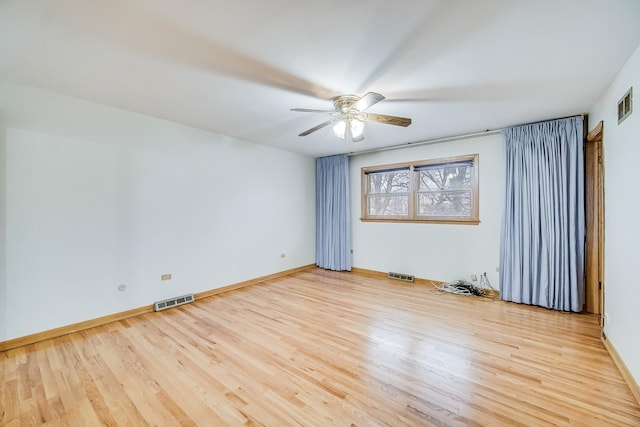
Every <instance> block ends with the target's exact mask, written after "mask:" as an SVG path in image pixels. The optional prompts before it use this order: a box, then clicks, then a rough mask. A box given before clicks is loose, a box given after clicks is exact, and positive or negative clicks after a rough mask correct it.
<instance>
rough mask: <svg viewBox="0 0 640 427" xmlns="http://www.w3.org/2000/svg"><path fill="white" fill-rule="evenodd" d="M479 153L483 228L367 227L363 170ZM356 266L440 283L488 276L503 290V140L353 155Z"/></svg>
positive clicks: (374, 224) (488, 137) (477, 139)
mask: <svg viewBox="0 0 640 427" xmlns="http://www.w3.org/2000/svg"><path fill="white" fill-rule="evenodd" d="M474 153H478V154H479V159H478V166H479V173H480V177H479V182H480V193H479V196H480V224H479V225H449V224H419V223H391V222H390V223H382V222H362V221H360V219H359V218H360V217H361V206H360V195H361V190H360V189H361V178H360V169H361V168H362V167H367V166H377V165H385V164H391V163H399V162H407V161H416V160H427V159H436V158H442V157H449V156H458V155H464V154H474ZM350 178H351V194H352V205H351V209H352V218H353V220H352V227H353V266H354V267H359V268H366V269H370V270H377V271H384V272H388V271H395V272H400V273H409V274H413V275H415V276H416V277H420V278H425V279H433V280H440V281H452V280H456V279H466V280H470V275H471V274H472V273H475V274H480V273H483V272H486V273H487V276H488V278H489V281H490V282H491V284H492V285H493V287H494V288H496V289H497V288H498V273H497V272H496V267H497V266H498V260H499V251H500V223H501V212H502V205H503V193H504V151H503V145H502V139H501V137H500V135H497V134H494V135H486V136H482V137H474V138H468V139H462V140H457V141H450V142H444V143H438V144H429V145H422V146H416V147H408V148H402V149H397V150H392V151H382V152H378V153H370V154H363V155H357V156H352V157H351V158H350Z"/></svg>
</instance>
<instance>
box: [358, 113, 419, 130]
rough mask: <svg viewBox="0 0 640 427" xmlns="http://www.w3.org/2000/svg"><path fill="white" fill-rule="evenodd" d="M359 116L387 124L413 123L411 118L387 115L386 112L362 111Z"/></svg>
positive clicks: (407, 124)
mask: <svg viewBox="0 0 640 427" xmlns="http://www.w3.org/2000/svg"><path fill="white" fill-rule="evenodd" d="M358 118H359V119H360V120H364V121H369V122H378V123H384V124H385V125H394V126H404V127H407V126H409V125H410V124H411V119H408V118H406V117H397V116H386V115H384V114H372V113H362V114H358Z"/></svg>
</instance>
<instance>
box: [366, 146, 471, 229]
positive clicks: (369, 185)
mask: <svg viewBox="0 0 640 427" xmlns="http://www.w3.org/2000/svg"><path fill="white" fill-rule="evenodd" d="M361 219H362V220H363V221H412V222H444V223H464V224H478V223H479V222H480V221H479V219H478V155H477V154H472V155H467V156H459V157H450V158H446V159H435V160H425V161H420V162H411V163H402V164H395V165H384V166H374V167H367V168H362V218H361Z"/></svg>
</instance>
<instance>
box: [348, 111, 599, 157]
mask: <svg viewBox="0 0 640 427" xmlns="http://www.w3.org/2000/svg"><path fill="white" fill-rule="evenodd" d="M587 115H588V114H587V113H582V114H573V115H571V116H565V117H558V118H555V119H548V120H539V121H537V122H529V123H522V124H519V125H513V126H506V127H503V128H499V129H487V130H485V131H482V132H473V133H467V134H464V135H457V136H448V137H444V138H436V139H426V140H423V141H412V142H404V143H402V144H397V145H391V146H389V147H380V148H372V149H370V150H364V151H353V152H351V153H347V156H349V157H351V156H358V155H360V154H370V153H378V152H381V151H391V150H399V149H401V148H407V147H417V146H420V145H428V144H438V143H441V142H451V141H457V140H460V139H467V138H473V137H478V136H488V135H495V134H497V133H500V131H502V130H503V129H508V128H512V127H516V126H526V125H532V124H535V123H542V122H549V121H553V120H562V119H568V118H570V117H579V116H583V117H585V116H587Z"/></svg>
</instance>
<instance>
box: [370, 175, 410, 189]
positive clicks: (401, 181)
mask: <svg viewBox="0 0 640 427" xmlns="http://www.w3.org/2000/svg"><path fill="white" fill-rule="evenodd" d="M367 178H368V180H369V194H379V193H408V192H409V170H408V169H406V170H395V171H386V172H373V173H369V174H367Z"/></svg>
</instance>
